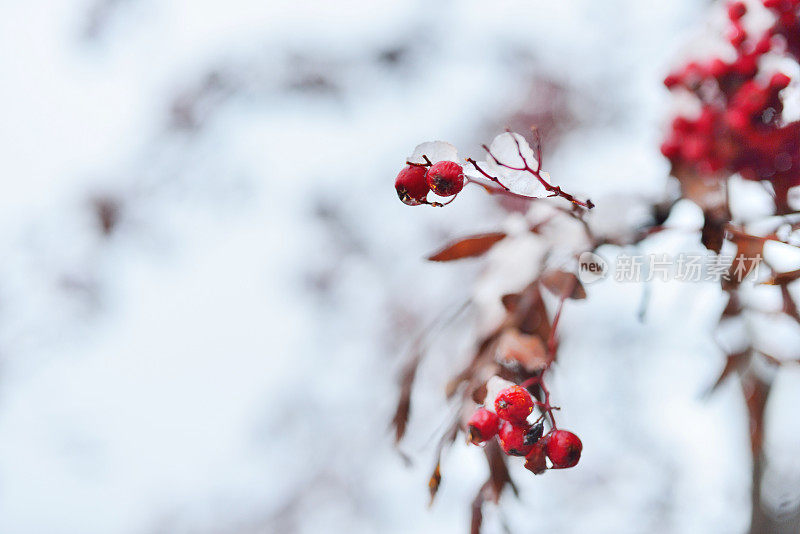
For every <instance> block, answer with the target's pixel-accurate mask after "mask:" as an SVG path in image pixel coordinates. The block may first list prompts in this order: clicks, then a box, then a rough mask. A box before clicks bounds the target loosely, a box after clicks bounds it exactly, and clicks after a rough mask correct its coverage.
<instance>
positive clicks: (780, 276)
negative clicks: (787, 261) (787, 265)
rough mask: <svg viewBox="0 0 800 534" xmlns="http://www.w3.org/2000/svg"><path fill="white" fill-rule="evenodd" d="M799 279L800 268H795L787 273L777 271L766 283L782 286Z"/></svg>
mask: <svg viewBox="0 0 800 534" xmlns="http://www.w3.org/2000/svg"><path fill="white" fill-rule="evenodd" d="M797 279H800V269H795V270H794V271H788V272H785V273H775V274H774V275H772V277H770V279H769V280H766V281H765V282H764V283H765V284H768V285H771V286H780V285H785V284H789V283H791V282H794V281H795V280H797Z"/></svg>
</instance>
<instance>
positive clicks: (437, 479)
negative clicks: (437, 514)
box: [428, 462, 442, 505]
mask: <svg viewBox="0 0 800 534" xmlns="http://www.w3.org/2000/svg"><path fill="white" fill-rule="evenodd" d="M441 483H442V471H441V469H440V462H436V467H435V468H434V469H433V474H432V475H431V478H430V480H428V491H430V494H431V500H430V503H429V505H431V504H433V500H434V499H435V498H436V493H437V492H438V491H439V485H440V484H441Z"/></svg>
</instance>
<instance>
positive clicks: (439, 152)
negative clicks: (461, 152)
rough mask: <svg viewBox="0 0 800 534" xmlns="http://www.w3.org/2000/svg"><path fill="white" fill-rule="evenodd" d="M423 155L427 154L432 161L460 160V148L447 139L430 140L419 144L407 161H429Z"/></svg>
mask: <svg viewBox="0 0 800 534" xmlns="http://www.w3.org/2000/svg"><path fill="white" fill-rule="evenodd" d="M423 156H427V157H428V159H429V160H430V161H431V163H436V162H437V161H455V162H458V150H457V149H456V147H454V146H453V145H451V144H450V143H448V142H446V141H429V142H427V143H422V144H420V145H417V148H415V149H414V153H413V154H411V155H410V156H409V157H408V160H407V161H408V162H409V163H427V162H426V161H425V159H424V158H423Z"/></svg>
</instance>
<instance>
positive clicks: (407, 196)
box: [394, 165, 430, 206]
mask: <svg viewBox="0 0 800 534" xmlns="http://www.w3.org/2000/svg"><path fill="white" fill-rule="evenodd" d="M426 172H427V169H426V167H424V166H422V165H408V166H406V167H405V168H404V169H403V170H402V171H400V173H399V174H398V175H397V179H396V180H395V181H394V188H395V190H396V191H397V196H398V197H400V200H401V201H403V204H408V205H409V206H419V205H420V204H424V203H425V200H426V198H427V196H428V191H430V188H429V187H428V181H427V179H426V178H425V174H426Z"/></svg>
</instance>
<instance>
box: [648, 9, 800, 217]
mask: <svg viewBox="0 0 800 534" xmlns="http://www.w3.org/2000/svg"><path fill="white" fill-rule="evenodd" d="M763 4H764V6H765V7H767V8H769V9H770V10H771V11H773V13H774V14H775V21H774V24H773V25H772V26H771V27H770V28H769V29H768V30H767V31H765V32H764V33H763V34H762V35H760V36H752V35H750V34H749V33H748V32H747V30H746V29H745V27H744V25H743V24H742V21H743V19H744V17H745V15H746V14H747V7H746V6H745V4H744V3H742V2H732V3H730V4H729V5H728V19H729V21H730V26H729V30H728V35H727V38H728V41H729V42H730V44H731V45H732V46H733V48H734V50H735V52H736V57H735V59H734V60H733V61H725V60H723V59H722V58H719V57H717V58H713V59H712V60H710V61H709V62H707V63H704V64H701V63H698V62H690V63H688V64H687V65H686V66H685V67H683V68H682V69H680V70H678V71H676V72H674V73H672V74H670V75H669V76H667V77H666V79H665V80H664V84H665V85H666V86H667V87H668V88H669V89H670V90H673V91H684V92H688V93H689V94H690V95H692V97H693V98H694V99H695V100H697V101H698V102H699V104H700V106H699V108H700V113H699V114H698V115H697V116H695V117H693V118H689V117H683V116H679V117H676V118H675V119H674V120H673V121H672V125H671V129H670V132H669V135H668V137H667V139H666V141H665V142H664V143H663V144H662V146H661V152H662V153H663V154H664V155H665V156H666V157H667V158H669V160H670V162H671V163H672V166H673V174H674V175H675V176H678V177H679V178H680V176H681V175H686V174H687V173H688V174H699V175H701V176H706V177H725V176H730V175H731V174H734V173H739V174H741V176H742V177H744V178H745V179H748V180H760V181H762V180H763V181H768V182H770V183H771V184H772V186H773V189H774V191H775V200H776V206H777V207H778V209H779V211H786V210H788V207H787V194H788V190H789V189H790V188H791V187H793V186H796V185H800V122H789V123H787V122H785V121H783V119H782V113H783V103H782V101H781V98H780V92H781V91H782V90H783V89H785V88H786V87H787V86H788V85H789V83H790V81H791V80H790V79H789V77H788V76H786V75H785V74H783V73H779V72H778V73H776V72H773V73H762V72H761V70H762V69H760V65H759V61H760V59H761V58H762V57H763V56H764V55H765V54H769V53H776V54H782V55H785V56H789V57H792V58H794V60H795V61H800V18H799V17H798V7H799V6H800V0H763Z"/></svg>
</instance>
